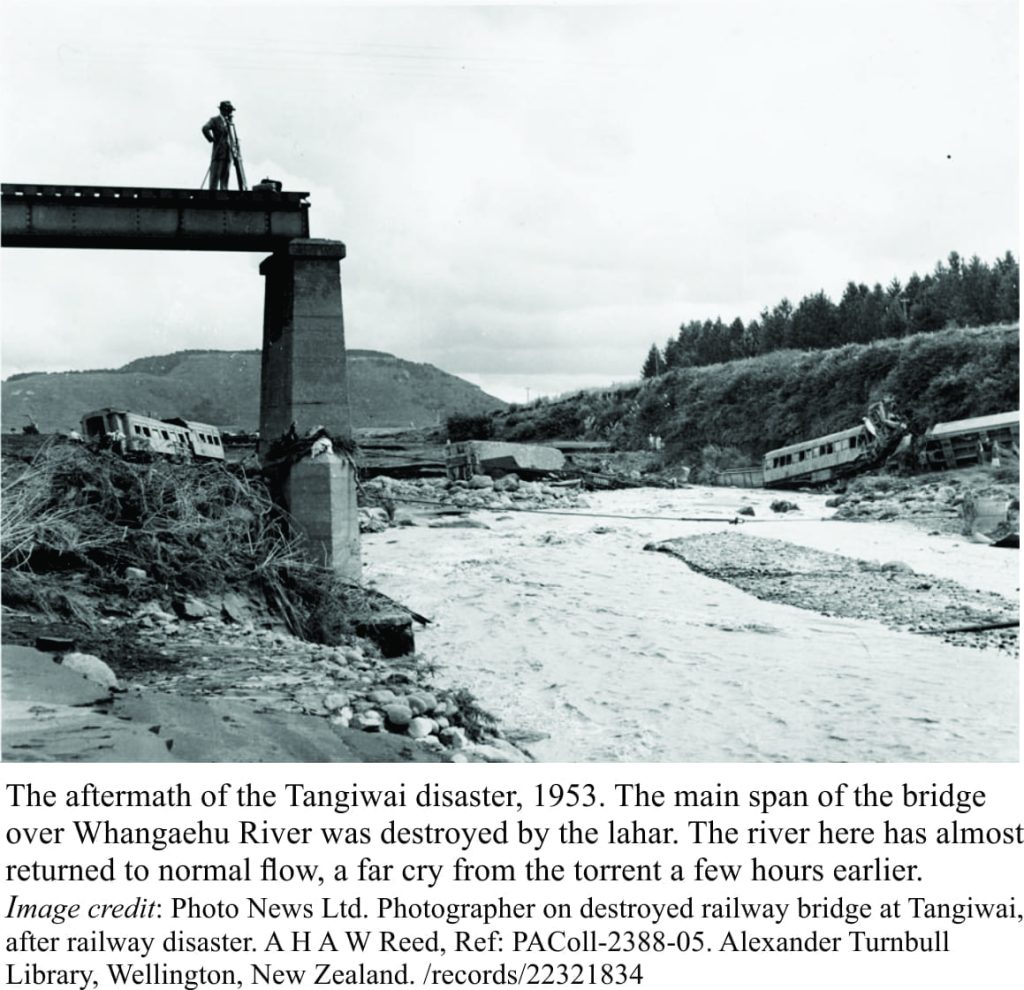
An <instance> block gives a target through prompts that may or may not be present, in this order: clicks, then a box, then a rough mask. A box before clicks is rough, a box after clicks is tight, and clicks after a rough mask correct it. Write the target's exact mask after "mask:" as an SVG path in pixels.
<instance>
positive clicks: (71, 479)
mask: <svg viewBox="0 0 1024 990" xmlns="http://www.w3.org/2000/svg"><path fill="white" fill-rule="evenodd" d="M3 493H4V510H5V511H4V513H3V528H2V536H0V544H2V557H3V566H4V571H5V579H4V583H3V604H4V607H5V626H6V628H5V639H6V640H7V641H8V642H16V641H21V642H25V643H26V644H31V643H33V642H34V641H35V640H36V638H37V636H38V635H39V634H41V633H42V634H45V633H46V632H48V631H49V630H52V629H53V628H57V627H59V628H60V629H61V630H63V631H69V632H70V635H71V636H73V638H74V639H75V641H76V644H75V645H76V649H77V650H78V651H79V652H82V653H84V654H86V655H95V656H97V657H98V658H100V659H102V660H103V661H105V662H107V663H109V665H110V666H111V668H113V670H114V671H115V672H116V674H117V675H118V676H120V677H122V678H129V679H130V681H131V683H132V684H133V685H134V686H135V687H143V688H146V689H154V688H155V689H162V690H168V691H174V692H177V693H180V694H184V695H190V696H200V697H202V696H217V697H243V696H244V697H245V698H247V699H248V700H249V701H251V703H252V704H256V705H259V706H261V707H262V706H267V707H269V709H271V710H273V711H274V712H285V713H288V712H301V713H306V714H315V715H321V716H324V717H326V718H329V719H330V722H331V724H332V725H334V726H337V727H339V728H353V729H361V730H364V731H371V732H373V731H387V732H389V733H394V734H399V735H402V736H403V737H408V738H410V739H423V740H426V743H425V745H433V746H437V747H438V748H440V749H444V750H445V751H446V752H449V751H454V750H459V751H460V752H461V753H462V754H463V755H462V756H460V757H459V758H460V759H475V760H491V759H494V760H497V759H504V760H508V759H512V758H513V756H512V752H510V751H511V750H512V748H511V747H507V749H504V750H503V749H502V746H503V745H504V744H502V742H501V741H500V738H499V733H498V731H497V728H496V726H495V724H494V719H493V718H491V717H490V716H488V715H487V713H486V712H483V711H481V710H480V709H479V707H478V706H477V705H476V704H475V702H474V700H473V698H472V696H471V695H469V693H468V692H465V691H462V692H459V691H445V692H439V691H435V690H434V689H433V687H432V686H431V684H430V675H432V674H433V673H434V671H433V670H432V669H430V668H429V667H427V666H426V665H423V664H422V663H421V662H420V661H419V659H418V658H417V657H416V656H415V655H410V656H404V657H399V658H396V657H393V656H391V655H390V654H389V653H388V651H387V649H386V644H384V643H383V640H382V639H381V638H380V636H379V635H377V634H378V633H379V630H380V628H381V627H385V626H387V625H388V623H391V624H394V622H393V620H394V617H395V615H396V613H398V614H399V615H400V617H402V618H403V619H404V621H405V623H406V624H408V623H409V622H410V621H411V619H410V614H411V613H409V612H408V610H405V609H403V607H402V606H400V605H398V604H397V603H396V602H394V601H392V600H391V599H389V598H388V597H387V596H385V595H381V594H379V593H377V592H375V591H373V590H372V589H369V588H364V587H361V586H357V585H352V584H348V583H345V582H343V581H342V580H341V579H340V578H339V577H338V576H337V575H335V574H334V573H333V572H332V571H330V570H327V569H325V568H323V567H317V566H315V565H312V564H310V563H309V562H308V560H307V559H306V556H305V554H304V550H303V546H302V543H301V540H300V539H299V538H298V537H296V536H295V535H294V534H293V533H292V532H291V531H290V529H289V527H288V521H287V517H286V516H285V514H284V513H283V512H281V511H280V510H279V509H278V508H277V507H276V506H275V505H274V503H273V501H272V500H271V497H270V494H269V491H268V489H267V487H266V486H265V485H264V484H263V482H262V481H261V480H260V479H259V478H258V477H250V476H247V475H246V474H245V473H244V472H243V471H241V470H240V469H238V468H233V467H232V466H228V465H224V464H219V463H203V464H172V463H170V462H168V461H163V460H154V461H153V462H151V463H146V464H133V463H128V462H126V461H124V460H123V459H121V458H120V457H118V456H116V455H115V454H113V453H111V452H109V451H100V452H95V451H90V450H88V449H86V448H84V447H81V446H79V445H70V444H59V443H51V444H47V445H46V446H44V447H43V448H42V449H41V450H40V451H39V453H38V454H37V456H36V457H35V458H34V459H33V460H32V461H31V462H30V463H28V464H26V463H24V462H22V461H19V460H13V459H12V460H5V461H4V464H3ZM19 630H20V635H19ZM367 630H373V632H374V637H375V639H376V641H371V640H369V639H367V638H365V637H364V636H361V635H360V633H361V632H364V631H367ZM382 645H384V646H385V649H383V650H382V648H381V646H382ZM68 652H73V651H68ZM396 706H397V707H396ZM389 708H390V709H391V715H390V716H389V714H388V710H389ZM406 709H408V710H409V712H410V716H409V718H408V720H405V719H404V718H403V716H402V712H404V710H406ZM481 747H482V748H481ZM514 752H516V757H515V758H519V759H522V758H524V757H523V754H521V753H518V751H514Z"/></svg>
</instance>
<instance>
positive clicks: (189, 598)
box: [171, 595, 214, 620]
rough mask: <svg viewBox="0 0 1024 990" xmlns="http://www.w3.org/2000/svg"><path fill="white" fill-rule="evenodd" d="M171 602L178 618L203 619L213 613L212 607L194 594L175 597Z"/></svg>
mask: <svg viewBox="0 0 1024 990" xmlns="http://www.w3.org/2000/svg"><path fill="white" fill-rule="evenodd" d="M171 604H172V606H173V608H174V611H175V612H177V614H178V618H180V619H191V620H197V619H205V618H207V616H211V615H213V614H214V611H213V609H212V608H211V607H210V606H209V605H208V604H207V603H206V602H204V601H203V600H202V599H201V598H196V597H195V596H194V595H186V596H185V597H184V598H176V599H175V600H174V601H173V602H172V603H171Z"/></svg>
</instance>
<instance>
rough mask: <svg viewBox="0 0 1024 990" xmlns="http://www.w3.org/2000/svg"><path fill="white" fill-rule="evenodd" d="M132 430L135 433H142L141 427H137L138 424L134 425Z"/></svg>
mask: <svg viewBox="0 0 1024 990" xmlns="http://www.w3.org/2000/svg"><path fill="white" fill-rule="evenodd" d="M133 429H134V430H135V432H136V433H142V427H141V426H139V424H138V423H136V424H135V425H134V427H133Z"/></svg>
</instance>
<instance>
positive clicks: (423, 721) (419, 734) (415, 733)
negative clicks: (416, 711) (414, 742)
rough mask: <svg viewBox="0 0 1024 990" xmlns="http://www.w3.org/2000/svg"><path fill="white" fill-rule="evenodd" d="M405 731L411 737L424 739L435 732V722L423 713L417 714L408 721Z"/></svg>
mask: <svg viewBox="0 0 1024 990" xmlns="http://www.w3.org/2000/svg"><path fill="white" fill-rule="evenodd" d="M406 732H408V734H409V735H410V736H411V737H412V738H413V739H424V738H425V737H427V736H430V735H433V734H434V733H435V732H437V723H436V722H435V721H434V720H433V719H432V718H427V717H426V716H425V715H417V716H416V717H415V718H414V719H413V720H412V721H411V722H410V723H409V726H408V728H407V729H406Z"/></svg>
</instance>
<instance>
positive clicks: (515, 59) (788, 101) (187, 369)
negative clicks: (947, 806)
mask: <svg viewBox="0 0 1024 990" xmlns="http://www.w3.org/2000/svg"><path fill="white" fill-rule="evenodd" d="M1018 16H1019V15H1018V9H1017V4H1016V3H1014V2H1012V0H979V2H969V3H967V2H960V3H953V2H939V0H890V2H886V3H883V2H874V0H868V2H857V3H852V2H810V0H780V2H773V3H760V2H754V0H723V2H719V3H711V2H684V3H677V4H666V5H641V4H607V5H577V4H554V5H538V6H532V5H523V4H506V5H493V6H492V5H487V6H485V5H479V4H463V5H452V6H442V5H433V4H411V5H390V4H387V5H365V6H364V5H349V4H341V3H330V2H320V3H316V2H309V3H302V2H299V3H288V4H285V3H273V2H266V3H263V2H259V3H228V2H223V0H207V2H204V3H191V2H175V3H146V4H138V3H121V4H116V3H110V4H107V3H100V2H93V0H88V2H77V3H72V2H70V0H60V2H57V0H35V2H31V3H29V2H20V0H5V2H4V5H3V24H2V49H0V52H2V68H0V73H2V80H3V87H2V91H3V95H2V106H3V137H4V140H3V143H2V150H0V160H2V179H3V194H2V228H3V233H2V246H3V251H2V258H0V263H2V268H0V289H2V299H3V307H2V332H3V340H2V437H0V439H2V463H3V478H2V497H3V508H2V553H3V582H2V602H3V605H2V607H3V612H2V641H3V642H2V647H3V659H2V669H0V680H2V692H3V700H2V758H3V760H4V761H9V762H13V763H17V762H56V763H70V762H79V761H80V762H83V763H96V762H113V763H136V762H161V763H162V762H182V763H403V762H429V763H478V764H479V763H527V762H531V761H535V762H537V763H541V764H549V763H602V764H628V763H665V764H669V763H671V764H680V763H753V764H758V763H774V764H778V763H781V764H796V763H835V764H840V763H886V764H890V763H893V764H896V763H900V764H906V763H920V764H950V763H966V764H975V763H976V764H980V763H1008V762H1016V761H1017V760H1018V759H1019V733H1020V716H1019V691H1020V681H1019V606H1020V594H1019V584H1020V578H1019V573H1020V572H1019V549H1018V548H1019V484H1020V474H1019V471H1020V468H1019V443H1020V426H1019V404H1020V402H1019V394H1020V382H1019V365H1020V361H1019V309H1020V303H1019V294H1020V293H1019V248H1018V238H1019V230H1018V224H1019V194H1018V183H1019V177H1018V170H1019V148H1018V146H1019V120H1018V115H1019V96H1018V72H1019V68H1018V65H1019V63H1018V58H1019V51H1018V48H1019V36H1018Z"/></svg>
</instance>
